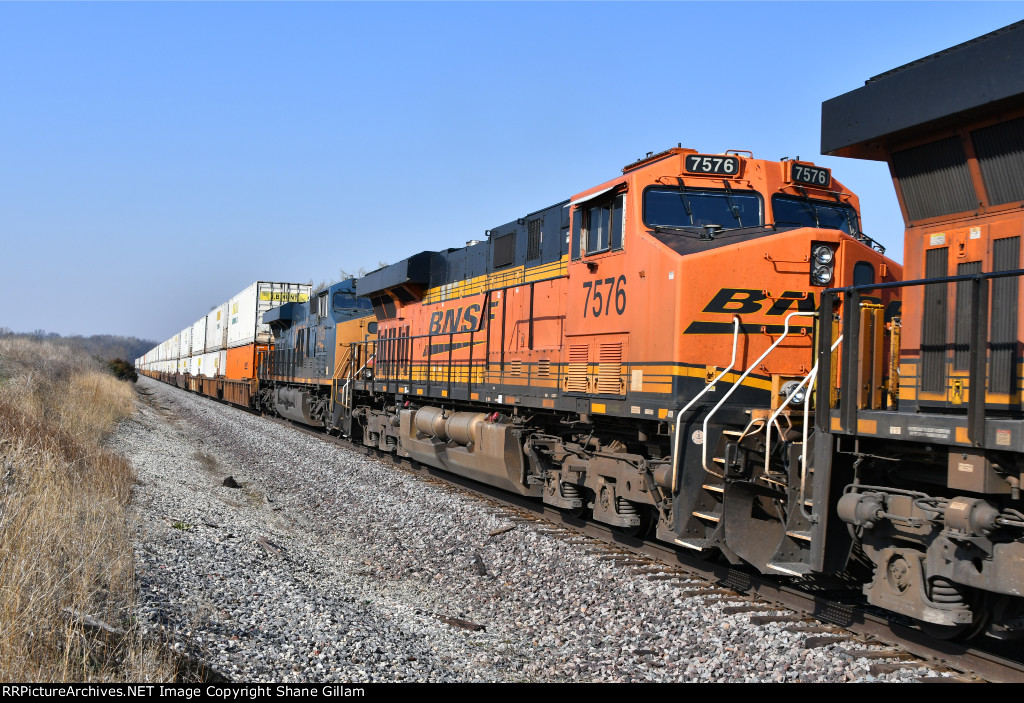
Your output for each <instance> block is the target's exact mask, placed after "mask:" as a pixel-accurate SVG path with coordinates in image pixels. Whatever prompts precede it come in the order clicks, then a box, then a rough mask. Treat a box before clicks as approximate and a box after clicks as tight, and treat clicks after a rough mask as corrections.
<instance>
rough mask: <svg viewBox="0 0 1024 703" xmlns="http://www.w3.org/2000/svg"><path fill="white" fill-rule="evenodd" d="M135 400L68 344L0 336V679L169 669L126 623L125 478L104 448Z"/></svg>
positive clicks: (93, 677)
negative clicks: (109, 630)
mask: <svg viewBox="0 0 1024 703" xmlns="http://www.w3.org/2000/svg"><path fill="white" fill-rule="evenodd" d="M134 405H135V392H134V390H133V388H132V386H131V384H130V383H127V382H125V381H118V380H117V379H115V378H114V377H113V376H112V375H110V373H108V372H107V371H106V370H105V369H104V368H103V367H101V366H100V364H98V363H96V362H95V361H93V360H92V359H90V358H88V357H84V358H83V356H82V355H78V354H76V352H75V350H74V349H70V348H68V347H65V346H59V345H55V344H50V343H47V342H33V341H30V340H26V339H18V338H8V339H0V681H8V682H9V681H37V682H43V681H103V680H108V681H109V680H129V681H130V680H156V679H166V678H167V676H168V672H167V669H166V667H164V666H162V665H161V664H160V663H159V662H158V657H157V656H155V654H154V651H155V650H154V649H153V648H152V647H148V646H145V645H143V644H142V643H141V641H140V639H139V638H138V637H137V636H136V635H135V634H134V633H133V629H132V628H131V625H130V608H131V605H132V604H133V603H134V601H135V594H134V579H133V572H134V567H133V557H132V528H131V523H130V516H129V513H128V510H129V502H130V500H131V495H132V486H133V485H134V482H135V475H134V472H133V470H132V467H131V465H130V464H129V463H128V462H127V461H126V460H125V459H124V458H122V457H120V456H118V455H116V454H114V453H113V452H110V451H108V450H106V449H104V448H103V447H102V441H103V439H104V437H106V436H107V435H108V434H109V433H110V432H111V431H113V430H114V428H115V427H116V426H117V423H118V422H119V421H120V420H122V419H124V418H125V417H127V416H129V415H131V414H132V413H133V412H134ZM87 616H88V617H87ZM90 617H91V618H95V619H98V620H100V621H103V622H104V623H107V624H109V625H111V626H113V627H116V628H119V629H123V630H126V631H127V636H121V635H120V634H118V635H117V636H110V635H104V634H103V632H102V630H101V629H99V628H97V627H96V624H95V623H94V622H93V621H91V620H90V619H89V618H90ZM170 675H171V676H173V673H171V674H170Z"/></svg>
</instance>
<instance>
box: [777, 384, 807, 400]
mask: <svg viewBox="0 0 1024 703" xmlns="http://www.w3.org/2000/svg"><path fill="white" fill-rule="evenodd" d="M780 390H781V392H782V396H783V397H784V398H788V397H789V396H791V395H792V396H793V400H791V401H789V404H790V405H803V403H804V401H805V400H807V387H806V386H801V385H800V381H786V382H785V383H784V384H782V388H781V389H780Z"/></svg>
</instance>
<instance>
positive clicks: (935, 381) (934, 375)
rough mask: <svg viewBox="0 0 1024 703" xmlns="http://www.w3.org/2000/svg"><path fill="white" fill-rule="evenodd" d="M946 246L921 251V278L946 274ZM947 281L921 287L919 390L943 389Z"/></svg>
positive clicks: (939, 276) (937, 391) (947, 252)
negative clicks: (922, 264)
mask: <svg viewBox="0 0 1024 703" xmlns="http://www.w3.org/2000/svg"><path fill="white" fill-rule="evenodd" d="M948 257H949V249H947V248H946V247H943V248H941V249H929V250H928V251H927V252H925V263H924V275H925V278H942V277H945V276H947V275H948V268H947V266H948V265H949V258H948ZM946 288H947V284H946V283H932V284H929V285H926V286H925V287H924V320H923V325H922V329H921V390H923V391H927V392H930V393H939V392H942V391H945V389H946V373H945V368H944V367H945V365H946V308H947V300H946V299H947V297H948V294H947V291H946Z"/></svg>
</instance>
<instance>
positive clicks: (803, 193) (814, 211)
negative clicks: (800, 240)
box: [793, 186, 821, 229]
mask: <svg viewBox="0 0 1024 703" xmlns="http://www.w3.org/2000/svg"><path fill="white" fill-rule="evenodd" d="M793 187H794V188H796V191H797V192H798V193H799V194H800V197H801V198H803V199H804V202H805V203H807V207H809V208H810V209H811V214H812V215H814V226H815V227H817V228H818V229H821V220H819V219H818V208H816V207H814V202H813V201H812V200H811V199H810V198H809V197H807V191H806V190H804V188H803V186H793Z"/></svg>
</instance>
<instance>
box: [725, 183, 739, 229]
mask: <svg viewBox="0 0 1024 703" xmlns="http://www.w3.org/2000/svg"><path fill="white" fill-rule="evenodd" d="M722 183H724V184H725V200H726V202H728V203H729V211H730V212H731V213H732V216H733V217H734V218H735V219H736V221H737V222H739V223H740V227H742V226H743V220H742V219H740V209H739V208H738V207H737V206H736V202H735V201H734V200H733V199H732V186H730V185H729V181H727V180H726V179H724V178H723V179H722Z"/></svg>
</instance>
